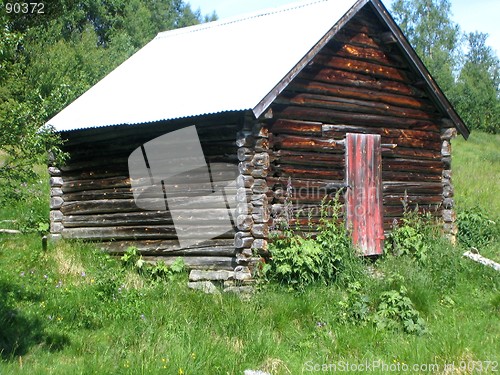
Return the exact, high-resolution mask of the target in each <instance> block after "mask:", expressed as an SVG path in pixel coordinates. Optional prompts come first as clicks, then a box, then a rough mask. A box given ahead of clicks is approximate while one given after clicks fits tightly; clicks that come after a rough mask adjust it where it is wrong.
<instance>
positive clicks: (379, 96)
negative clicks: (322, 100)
mask: <svg viewBox="0 0 500 375" xmlns="http://www.w3.org/2000/svg"><path fill="white" fill-rule="evenodd" d="M288 90H291V91H295V92H304V93H316V94H324V95H328V96H330V95H331V96H334V97H340V98H342V97H343V98H353V99H359V100H372V101H376V102H379V103H385V104H389V105H395V106H399V107H408V108H414V109H421V110H424V111H429V112H430V113H435V112H436V109H435V107H433V106H432V104H431V102H429V101H428V100H425V99H423V98H419V97H414V96H406V95H398V94H393V93H391V92H386V91H379V90H370V89H367V88H363V87H351V86H345V85H339V84H330V83H325V82H318V81H311V80H305V79H301V78H297V79H295V80H294V81H293V82H292V83H290V86H289V87H288ZM311 121H314V120H311ZM436 131H437V130H436Z"/></svg>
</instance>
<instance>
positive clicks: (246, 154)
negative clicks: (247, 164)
mask: <svg viewBox="0 0 500 375" xmlns="http://www.w3.org/2000/svg"><path fill="white" fill-rule="evenodd" d="M237 153H238V160H239V161H248V160H251V159H252V157H253V154H254V151H253V150H252V149H250V148H248V147H240V148H238V151H237Z"/></svg>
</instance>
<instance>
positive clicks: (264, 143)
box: [254, 138, 269, 152]
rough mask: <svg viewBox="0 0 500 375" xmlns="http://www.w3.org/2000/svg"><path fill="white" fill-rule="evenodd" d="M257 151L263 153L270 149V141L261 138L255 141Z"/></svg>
mask: <svg viewBox="0 0 500 375" xmlns="http://www.w3.org/2000/svg"><path fill="white" fill-rule="evenodd" d="M254 148H255V151H256V152H263V151H267V150H268V149H269V140H268V139H267V138H259V139H257V140H256V141H255V146H254Z"/></svg>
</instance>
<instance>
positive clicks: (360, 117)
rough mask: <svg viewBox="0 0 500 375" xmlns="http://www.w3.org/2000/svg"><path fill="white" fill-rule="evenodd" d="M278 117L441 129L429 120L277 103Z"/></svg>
mask: <svg viewBox="0 0 500 375" xmlns="http://www.w3.org/2000/svg"><path fill="white" fill-rule="evenodd" d="M274 111H275V114H276V117H280V118H288V119H295V120H312V119H316V120H320V121H324V122H328V123H331V122H332V121H336V122H339V123H344V124H345V123H347V124H352V125H366V124H373V126H387V127H397V128H407V129H418V130H429V131H436V132H437V131H439V129H438V126H437V125H436V124H435V123H433V122H431V121H427V120H416V119H410V118H399V117H391V116H383V115H372V114H364V113H352V112H343V111H335V110H331V109H318V108H307V107H298V106H292V105H290V106H283V105H276V106H275V107H274Z"/></svg>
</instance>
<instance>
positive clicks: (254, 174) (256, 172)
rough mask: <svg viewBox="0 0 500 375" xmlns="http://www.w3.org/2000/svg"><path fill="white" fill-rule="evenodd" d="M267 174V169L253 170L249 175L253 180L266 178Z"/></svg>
mask: <svg viewBox="0 0 500 375" xmlns="http://www.w3.org/2000/svg"><path fill="white" fill-rule="evenodd" d="M268 174H269V170H268V169H254V170H253V171H252V173H251V175H252V177H254V178H266V177H267V175H268Z"/></svg>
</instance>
